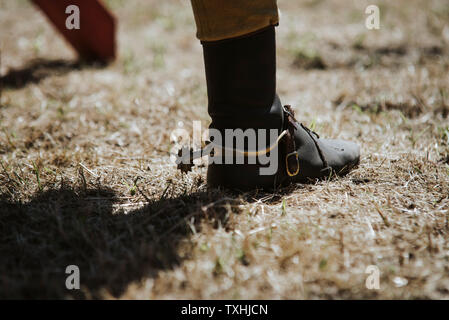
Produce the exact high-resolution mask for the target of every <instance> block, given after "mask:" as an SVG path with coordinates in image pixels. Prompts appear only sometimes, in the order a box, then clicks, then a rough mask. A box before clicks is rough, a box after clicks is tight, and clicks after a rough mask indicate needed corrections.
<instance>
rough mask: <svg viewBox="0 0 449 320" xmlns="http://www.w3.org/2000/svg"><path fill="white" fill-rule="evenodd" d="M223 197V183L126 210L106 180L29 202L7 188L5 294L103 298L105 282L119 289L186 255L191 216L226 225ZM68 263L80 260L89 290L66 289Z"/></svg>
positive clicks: (2, 236)
mask: <svg viewBox="0 0 449 320" xmlns="http://www.w3.org/2000/svg"><path fill="white" fill-rule="evenodd" d="M234 199H236V198H228V200H229V201H234ZM222 200H223V193H222V192H219V191H209V192H197V193H193V194H189V195H184V196H179V197H175V198H172V199H161V200H158V201H154V202H151V203H149V204H147V205H146V206H144V207H142V208H140V209H135V210H130V211H128V212H127V214H124V212H123V209H120V208H121V207H125V208H126V206H120V200H119V199H117V197H116V196H115V194H114V192H113V191H112V190H110V189H106V188H101V187H99V188H94V189H87V190H81V191H80V190H73V189H60V190H50V191H46V192H42V193H40V194H38V195H37V196H36V197H35V198H34V199H32V200H31V201H29V202H27V203H14V202H12V201H9V200H8V199H6V198H5V196H3V197H2V195H0V257H1V264H0V298H2V299H15V298H16V299H23V298H25V299H37V298H40V299H47V298H55V299H61V298H81V299H83V298H100V297H101V296H102V290H103V289H106V290H107V291H108V292H109V293H110V294H112V295H113V296H115V297H118V296H120V294H122V293H123V292H124V290H125V289H126V287H127V286H128V285H129V284H130V283H131V282H133V281H139V280H140V279H142V278H143V277H155V276H156V274H157V272H158V271H160V270H164V269H170V268H173V267H174V266H176V265H177V264H178V263H179V262H180V261H181V259H182V257H180V256H179V255H178V251H179V250H178V246H179V245H180V243H181V241H183V240H185V239H188V236H189V234H191V231H190V229H189V224H188V223H187V221H194V222H193V224H194V225H195V227H198V229H199V228H200V225H201V221H204V219H208V221H209V222H211V223H215V224H221V225H226V219H227V216H228V214H229V213H228V211H229V210H227V209H226V207H225V206H224V205H223V201H222ZM228 200H226V201H228ZM121 210H122V211H121ZM192 217H194V218H195V219H192ZM184 242H186V243H187V244H188V241H184ZM68 265H77V266H78V267H79V269H80V275H81V276H80V279H81V289H82V290H67V289H66V287H65V281H66V277H67V276H68V275H67V274H65V269H66V267H67V266H68Z"/></svg>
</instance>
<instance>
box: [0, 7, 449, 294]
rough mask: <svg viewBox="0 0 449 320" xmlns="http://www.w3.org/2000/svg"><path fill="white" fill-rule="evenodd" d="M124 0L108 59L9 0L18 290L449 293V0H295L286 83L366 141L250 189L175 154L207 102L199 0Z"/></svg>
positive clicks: (8, 224)
mask: <svg viewBox="0 0 449 320" xmlns="http://www.w3.org/2000/svg"><path fill="white" fill-rule="evenodd" d="M108 3H109V5H110V6H111V8H112V9H113V10H114V12H115V13H116V15H117V16H118V18H119V23H120V24H119V34H118V41H119V58H118V59H117V61H116V62H114V63H113V64H111V65H109V66H107V67H104V68H103V67H100V66H95V65H85V64H79V63H77V62H76V56H75V55H74V54H73V52H72V51H71V49H70V48H69V47H68V46H67V45H66V44H65V43H64V41H62V40H61V39H60V37H59V36H58V35H57V34H56V33H55V31H54V30H53V29H52V28H51V26H49V24H48V23H47V22H46V21H45V19H44V18H43V17H42V15H41V14H40V13H39V12H38V11H36V10H35V9H34V8H33V7H31V6H30V5H29V4H28V2H26V1H23V0H21V1H9V0H0V29H1V30H2V31H1V34H0V46H1V59H2V62H1V67H0V74H1V76H2V78H1V79H2V83H3V90H2V95H1V104H0V164H1V166H0V297H2V298H130V299H169V298H194V299H196V298H198V299H205V298H208V299H218V298H230V299H243V298H251V299H253V298H262V299H321V298H331V299H346V298H352V299H358V298H370V299H379V298H384V299H390V298H398V299H413V298H432V299H443V298H446V299H447V298H449V244H448V241H447V239H448V235H449V187H448V185H449V164H448V163H449V146H448V144H449V121H448V112H449V58H448V57H449V56H448V54H449V24H448V21H449V6H448V5H447V1H444V0H441V1H438V0H433V1H417V0H401V1H394V2H393V1H376V0H374V1H369V2H368V1H349V0H348V1H337V0H333V1H330V0H329V1H321V0H307V1H287V0H280V1H279V5H280V8H281V10H282V18H281V19H282V21H281V25H280V27H279V28H278V29H277V33H278V66H279V70H278V91H279V94H280V95H281V97H282V99H283V102H284V103H288V104H291V105H293V106H294V109H295V111H296V113H297V118H299V119H301V121H302V122H304V123H305V124H307V125H310V124H312V126H314V127H315V131H317V132H318V133H320V135H322V136H326V137H338V138H345V139H352V140H357V141H359V142H360V144H361V146H362V153H363V154H362V160H361V164H360V166H359V167H358V168H357V169H356V170H354V171H353V172H352V173H351V174H349V175H347V176H346V177H343V178H334V179H330V180H329V181H327V180H325V181H317V182H313V183H310V184H298V185H296V186H293V187H291V188H288V189H285V190H279V191H277V192H275V193H261V192H252V193H249V194H242V195H237V196H236V195H233V194H229V193H227V192H224V191H218V190H209V191H208V190H207V189H206V187H205V173H206V168H205V167H200V168H197V169H195V170H194V172H193V173H189V174H188V175H182V174H181V173H179V172H177V171H176V169H175V166H174V165H173V164H171V163H170V162H169V151H170V149H171V147H172V144H171V143H170V133H171V132H172V130H173V129H175V128H176V127H177V125H178V124H179V122H180V121H182V122H183V123H184V126H185V127H186V128H188V129H190V128H191V123H192V121H193V120H199V121H201V123H202V125H203V127H206V126H207V124H208V121H209V117H208V115H207V112H206V103H207V99H206V88H205V79H204V67H203V61H202V51H201V46H200V44H199V42H198V41H197V40H196V39H195V38H194V35H195V26H194V21H193V17H192V13H191V8H190V5H189V2H188V1H181V0H176V1H175V0H173V1H156V0H151V1H149V0H132V1H127V2H126V4H125V1H121V0H115V1H112V0H111V1H108ZM368 4H377V5H379V7H380V9H381V29H380V30H378V31H369V30H367V29H366V28H365V26H364V19H365V17H366V16H365V14H364V11H365V8H366V6H367V5H368ZM71 264H74V265H78V266H79V268H80V271H81V286H82V290H79V291H68V290H66V288H65V285H64V283H65V277H66V274H65V273H64V271H65V268H66V266H67V265H71ZM369 265H375V266H377V267H378V268H379V270H380V272H381V277H380V289H379V290H369V289H367V288H366V286H365V281H366V279H367V276H368V275H367V274H366V273H365V271H366V268H367V267H368V266H369Z"/></svg>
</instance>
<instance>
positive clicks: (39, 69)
mask: <svg viewBox="0 0 449 320" xmlns="http://www.w3.org/2000/svg"><path fill="white" fill-rule="evenodd" d="M104 66H105V64H102V63H99V62H89V61H81V60H79V61H70V60H61V59H57V60H48V59H34V60H32V61H30V62H29V63H28V64H27V65H26V66H24V67H21V68H18V69H12V70H9V71H8V73H7V74H5V75H4V76H1V77H0V84H1V86H2V88H4V89H21V88H23V87H25V86H27V85H28V84H30V83H39V82H40V81H41V80H43V79H45V78H47V77H50V76H54V75H64V74H67V73H69V72H71V71H73V70H81V69H84V68H102V67H104Z"/></svg>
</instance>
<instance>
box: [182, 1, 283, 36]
mask: <svg viewBox="0 0 449 320" xmlns="http://www.w3.org/2000/svg"><path fill="white" fill-rule="evenodd" d="M191 2H192V8H193V13H194V15H195V22H196V26H197V37H198V39H200V40H201V41H217V40H224V39H228V38H236V37H240V36H243V35H246V34H250V33H252V32H255V31H258V30H261V29H264V28H266V27H269V26H273V25H277V24H278V23H279V17H278V9H277V0H191Z"/></svg>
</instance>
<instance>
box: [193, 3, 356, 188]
mask: <svg viewBox="0 0 449 320" xmlns="http://www.w3.org/2000/svg"><path fill="white" fill-rule="evenodd" d="M195 2H196V6H195V5H194V6H193V7H194V11H195V18H196V21H197V25H198V26H199V30H200V29H201V26H204V25H207V24H208V23H209V20H210V19H209V18H207V17H203V16H202V14H203V13H204V12H205V11H204V10H198V9H196V8H204V7H202V6H201V5H199V4H201V3H203V2H204V1H200V0H196V1H195V0H193V3H195ZM217 2H223V1H221V0H220V1H217ZM233 2H234V1H229V3H230V4H229V6H230V7H231V8H225V7H226V5H225V3H223V6H225V7H221V8H220V9H219V10H218V11H217V10H216V11H215V13H214V14H215V15H217V16H218V15H223V14H224V15H226V13H227V12H232V10H231V9H234V10H235V9H236V7H235V6H233V5H232V3H233ZM261 2H270V3H271V8H272V9H273V10H272V11H271V14H272V15H273V16H274V18H273V17H272V19H265V20H263V19H262V20H261V21H262V23H265V24H266V25H265V26H264V27H262V28H261V29H260V30H255V31H252V30H251V32H250V33H249V34H245V35H241V32H240V31H239V30H237V29H236V26H237V25H235V24H233V23H231V24H230V25H231V26H232V28H230V29H232V30H233V32H234V33H235V34H236V35H239V36H237V37H231V38H229V36H230V35H232V32H231V33H230V32H227V33H226V35H225V37H226V38H225V39H220V40H217V41H202V45H203V50H204V61H205V67H206V80H207V89H208V98H209V106H208V111H209V114H210V116H211V118H212V123H211V125H210V128H211V129H215V130H218V131H219V132H220V133H222V135H224V134H225V131H226V130H230V129H232V130H235V129H241V130H247V129H253V130H273V129H275V130H277V136H278V139H277V140H276V142H277V143H276V145H273V144H272V143H273V140H272V139H271V140H269V141H265V142H267V143H268V145H269V146H271V147H272V148H271V151H270V154H271V155H275V157H272V156H270V160H273V159H274V161H276V166H277V170H276V171H275V172H274V173H272V174H261V170H260V169H261V167H263V166H262V165H261V164H260V163H259V162H256V163H255V164H248V161H246V160H247V159H246V158H245V164H236V163H235V162H232V163H228V162H226V164H225V163H213V164H211V165H209V168H208V177H207V179H208V185H209V186H210V187H227V188H231V189H237V190H249V189H254V188H273V187H277V186H279V185H281V184H283V185H285V184H288V183H291V182H298V181H303V180H306V179H308V178H319V177H325V176H329V175H330V174H332V173H337V174H344V173H346V172H347V171H349V170H350V169H351V168H352V167H354V166H355V165H356V164H357V163H358V161H359V158H360V151H359V147H358V146H357V145H356V144H354V143H351V142H347V141H341V140H327V139H320V138H319V136H318V135H317V134H316V133H314V132H312V131H311V130H309V129H308V128H306V127H305V126H303V125H302V124H301V123H299V122H298V121H297V120H296V119H295V117H294V115H293V112H292V110H291V108H289V107H288V106H285V107H283V106H282V105H281V102H280V100H279V98H278V97H277V95H276V44H275V43H276V42H275V30H274V26H273V25H272V24H271V22H270V21H277V20H276V19H277V10H276V2H275V1H273V0H270V1H268V0H264V1H261ZM208 3H209V8H212V7H213V3H216V2H215V1H209V2H208ZM226 3H228V2H226ZM243 3H245V5H243V6H241V7H240V9H241V10H243V11H246V14H247V15H249V16H251V14H252V11H251V4H252V3H253V2H251V1H248V2H243ZM254 3H256V2H254ZM258 8H259V7H258V5H255V8H254V10H255V11H254V12H257V9H258ZM228 9H229V10H228ZM214 14H213V15H214ZM242 14H244V13H241V12H240V13H239V14H238V15H237V16H239V15H242ZM256 16H257V15H256ZM233 17H234V16H233V15H231V16H228V17H227V18H228V19H227V20H226V19H225V20H226V21H228V20H230V21H232V19H233ZM243 21H246V20H243ZM264 21H265V22H264ZM217 28H219V26H215V29H213V28H210V29H207V28H206V29H205V28H204V27H202V29H201V30H202V31H201V32H199V35H203V37H204V38H205V39H208V38H215V36H216V34H217V32H215V34H214V32H212V33H210V34H208V33H207V32H204V30H206V31H208V30H209V31H210V30H215V31H216V30H217ZM225 29H226V28H225ZM230 29H228V30H230ZM243 30H248V26H244V27H243ZM266 136H267V137H268V136H269V133H267V134H266ZM222 141H224V139H222ZM220 147H221V148H222V149H224V148H225V147H226V148H227V147H228V146H223V145H221V146H218V148H217V149H220ZM245 148H246V149H245V150H236V149H234V153H237V154H238V153H239V152H241V151H243V152H246V153H245V154H247V153H248V152H247V151H248V150H254V149H256V150H257V152H258V153H260V152H262V150H260V149H258V144H256V145H255V146H249V145H246V146H245ZM264 150H265V148H264ZM222 151H223V150H222Z"/></svg>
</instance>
